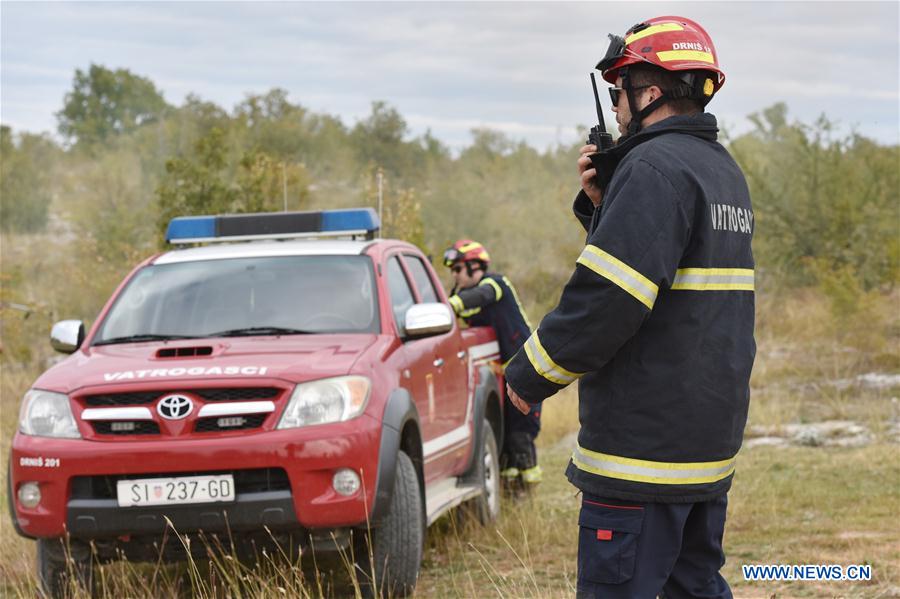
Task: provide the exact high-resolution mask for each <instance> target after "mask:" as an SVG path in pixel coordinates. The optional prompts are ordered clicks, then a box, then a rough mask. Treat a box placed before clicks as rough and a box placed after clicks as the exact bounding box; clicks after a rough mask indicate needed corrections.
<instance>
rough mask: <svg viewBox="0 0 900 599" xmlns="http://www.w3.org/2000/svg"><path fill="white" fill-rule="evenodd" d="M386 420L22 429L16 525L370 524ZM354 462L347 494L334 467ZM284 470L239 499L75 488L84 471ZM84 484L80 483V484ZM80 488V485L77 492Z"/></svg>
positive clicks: (85, 528) (61, 529)
mask: <svg viewBox="0 0 900 599" xmlns="http://www.w3.org/2000/svg"><path fill="white" fill-rule="evenodd" d="M381 434H382V431H381V422H380V421H379V420H376V419H375V418H372V417H371V416H369V415H362V416H360V417H359V418H356V419H354V420H351V421H348V422H341V423H336V424H329V425H321V426H313V427H309V428H299V429H292V430H273V431H254V432H252V433H249V432H246V431H245V432H234V433H227V434H219V435H216V436H215V437H214V438H210V437H205V436H204V437H202V438H196V437H191V438H185V439H178V440H171V439H169V440H143V441H132V440H129V441H87V440H74V439H48V438H41V437H31V436H28V435H22V434H16V436H15V438H14V439H13V445H12V450H11V453H10V476H11V479H10V482H11V487H10V491H11V493H12V498H13V499H12V501H11V504H12V509H13V517H14V519H15V522H16V524H17V529H18V530H19V531H20V532H21V533H22V534H24V535H26V536H30V537H58V536H62V535H64V534H65V533H66V532H67V531H68V532H69V533H70V534H72V535H73V536H76V537H85V538H102V537H115V536H122V535H130V534H138V533H151V534H158V533H160V532H164V531H165V530H166V527H167V526H168V523H167V522H166V519H167V518H168V520H169V521H170V522H171V523H172V526H173V527H174V528H175V530H176V531H178V532H191V531H197V530H203V531H205V532H220V531H226V530H254V529H262V528H263V527H269V528H270V529H290V528H295V527H296V528H304V529H308V530H315V529H320V528H329V529H331V528H339V527H348V526H358V525H365V523H366V522H367V520H368V518H369V516H370V514H371V510H372V506H373V502H374V496H375V487H376V478H377V472H378V455H379V451H378V450H379V444H380V440H381ZM340 468H351V469H353V470H355V471H356V472H357V473H358V474H359V475H360V478H361V480H362V488H361V490H360V491H358V492H357V493H356V494H354V495H352V496H350V497H345V496H343V495H340V494H338V493H337V492H336V491H335V490H334V489H333V488H332V477H333V476H334V472H335V471H336V470H338V469H340ZM261 469H274V470H283V471H284V473H286V475H287V480H288V484H287V485H286V487H287V488H285V489H275V490H272V489H268V490H262V491H259V490H255V491H253V492H241V491H240V489H238V492H237V495H236V499H235V501H234V502H233V503H227V504H225V503H207V504H188V505H167V506H153V507H119V506H118V503H117V501H116V498H115V495H114V494H113V495H110V494H109V493H106V494H105V495H103V494H99V495H98V494H94V495H93V496H91V493H87V494H85V493H84V492H83V491H79V490H78V489H73V487H78V484H77V483H78V481H79V480H83V479H84V478H85V477H94V478H98V477H99V478H103V477H108V478H114V479H120V478H146V477H148V476H178V475H188V474H200V473H222V472H237V473H239V472H241V471H259V470H261ZM26 481H33V482H37V483H38V485H39V487H40V490H41V502H40V503H39V504H38V505H37V506H36V507H35V508H33V509H28V508H25V507H23V506H22V505H20V504H19V502H18V500H17V499H16V493H17V491H18V489H19V487H20V486H21V484H22V483H24V482H26ZM79 488H80V487H79ZM73 490H75V491H78V492H73Z"/></svg>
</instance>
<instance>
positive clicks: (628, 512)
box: [578, 499, 644, 584]
mask: <svg viewBox="0 0 900 599" xmlns="http://www.w3.org/2000/svg"><path fill="white" fill-rule="evenodd" d="M643 521H644V508H642V507H626V506H615V505H607V504H604V503H600V502H595V501H591V500H588V499H584V500H582V502H581V513H580V514H579V516H578V526H579V531H578V580H579V581H585V582H593V583H601V584H619V583H622V582H627V581H629V580H631V577H632V576H633V575H634V561H635V556H636V555H637V540H638V536H639V535H640V532H641V525H642V523H643Z"/></svg>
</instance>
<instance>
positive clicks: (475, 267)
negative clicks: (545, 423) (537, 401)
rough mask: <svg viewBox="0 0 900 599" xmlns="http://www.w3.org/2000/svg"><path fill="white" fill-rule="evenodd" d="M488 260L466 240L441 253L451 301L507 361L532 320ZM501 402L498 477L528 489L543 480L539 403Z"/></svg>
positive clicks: (478, 247) (528, 331) (509, 487)
mask: <svg viewBox="0 0 900 599" xmlns="http://www.w3.org/2000/svg"><path fill="white" fill-rule="evenodd" d="M490 261H491V258H490V256H489V255H488V252H487V250H485V249H484V246H483V245H481V244H480V243H478V242H477V241H472V240H470V239H461V240H459V241H457V242H456V243H455V244H453V246H452V247H450V248H448V249H447V251H446V252H444V265H445V266H447V267H449V268H450V272H451V273H452V274H453V280H454V286H453V290H452V291H451V292H450V305H451V306H453V309H454V311H455V312H456V314H457V315H458V316H459V317H460V318H462V319H463V320H465V321H466V323H468V324H469V325H471V326H476V327H477V326H489V327H493V329H494V331H495V332H496V334H497V343H498V344H499V346H500V360H501V361H502V362H503V364H504V365H505V364H506V363H507V362H508V361H509V360H510V359H511V358H512V357H513V356H514V355H515V353H516V352H517V351H518V350H519V348H520V347H522V344H523V343H525V340H526V339H527V338H528V336H529V335H530V334H531V325H530V324H529V323H528V317H527V316H526V315H525V310H524V309H522V304H521V303H520V302H519V296H518V295H517V294H516V290H515V288H514V287H513V285H512V283H511V282H510V280H509V279H508V278H506V277H505V276H503V275H501V274H498V273H495V272H487V269H488V265H489V264H490ZM503 406H504V410H503V412H504V414H503V449H502V450H501V452H500V468H501V470H500V477H501V480H502V481H503V483H504V487H505V488H506V489H507V490H509V491H512V492H514V493H515V492H517V491H526V492H528V491H530V490H531V489H532V488H533V487H534V485H536V484H537V483H539V482H540V481H541V474H542V473H541V467H540V466H539V465H538V462H537V450H536V449H535V447H534V440H535V438H536V437H537V435H538V432H540V430H541V418H540V416H541V414H540V408H539V407H538V408H535V409H534V410H531V411H530V413H528V414H523V413H522V412H520V411H519V410H517V409H516V408H515V407H513V406H512V404H510V403H509V401H504V402H503Z"/></svg>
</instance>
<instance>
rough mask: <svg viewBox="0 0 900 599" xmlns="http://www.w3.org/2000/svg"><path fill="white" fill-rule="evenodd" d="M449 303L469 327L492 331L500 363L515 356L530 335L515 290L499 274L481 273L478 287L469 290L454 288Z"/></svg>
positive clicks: (529, 329)
mask: <svg viewBox="0 0 900 599" xmlns="http://www.w3.org/2000/svg"><path fill="white" fill-rule="evenodd" d="M450 304H451V305H452V306H453V309H454V310H455V311H456V313H457V315H459V316H460V318H462V319H463V320H465V321H466V322H467V323H468V324H469V325H470V326H473V327H481V326H489V327H493V328H494V332H495V333H496V334H497V343H498V345H499V346H500V360H501V361H502V362H503V363H506V362H507V361H508V360H510V359H511V358H512V357H513V356H514V355H515V353H516V352H517V351H518V350H519V348H520V347H522V344H523V343H525V340H526V339H528V335H530V334H531V325H530V324H529V323H528V317H527V316H526V315H525V310H524V309H523V308H522V303H521V302H520V301H519V295H518V294H517V293H516V288H515V287H513V284H512V282H510V280H509V279H508V278H506V276H504V275H501V274H499V273H496V272H488V273H485V275H484V276H483V277H482V278H481V280H480V281H479V282H478V285H476V286H474V287H471V288H469V289H459V290H457V289H456V288H455V287H454V288H453V291H452V292H451V296H450Z"/></svg>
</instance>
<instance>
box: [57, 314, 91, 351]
mask: <svg viewBox="0 0 900 599" xmlns="http://www.w3.org/2000/svg"><path fill="white" fill-rule="evenodd" d="M82 341H84V323H83V322H81V321H80V320H60V321H59V322H57V323H56V324H55V325H53V330H51V331H50V346H51V347H53V349H55V350H56V351H58V352H59V353H61V354H72V353H75V351H76V350H77V349H78V348H79V347H81V342H82Z"/></svg>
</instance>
